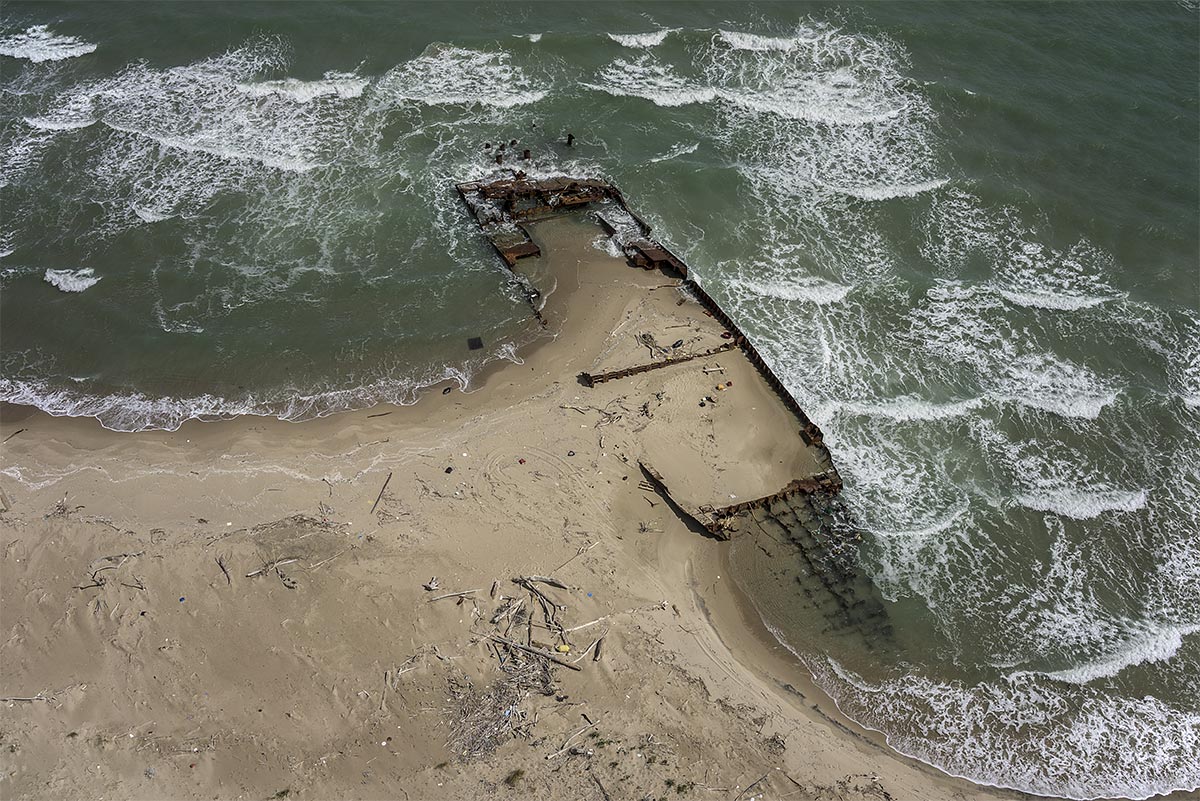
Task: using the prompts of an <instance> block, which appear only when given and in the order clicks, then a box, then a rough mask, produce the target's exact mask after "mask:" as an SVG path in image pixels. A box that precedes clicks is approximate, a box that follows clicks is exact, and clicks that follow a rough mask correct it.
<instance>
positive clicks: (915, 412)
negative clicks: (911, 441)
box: [834, 395, 985, 422]
mask: <svg viewBox="0 0 1200 801" xmlns="http://www.w3.org/2000/svg"><path fill="white" fill-rule="evenodd" d="M984 401H985V399H984V398H970V399H967V400H961V401H951V402H949V403H933V402H931V401H927V400H923V399H922V398H918V397H915V396H911V395H906V396H902V397H898V398H891V399H889V400H884V401H873V402H843V403H838V404H836V405H834V408H835V409H836V410H837V411H838V412H840V413H842V414H849V415H861V416H869V417H886V418H888V419H889V420H896V421H898V422H909V421H913V420H948V419H950V418H954V417H962V416H963V415H966V414H969V413H971V412H973V411H975V410H976V409H978V408H980V407H981V406H983V404H984Z"/></svg>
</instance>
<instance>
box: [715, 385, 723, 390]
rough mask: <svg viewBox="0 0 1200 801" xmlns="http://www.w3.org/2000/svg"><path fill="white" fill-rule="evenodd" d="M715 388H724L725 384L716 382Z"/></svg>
mask: <svg viewBox="0 0 1200 801" xmlns="http://www.w3.org/2000/svg"><path fill="white" fill-rule="evenodd" d="M717 389H721V390H723V389H725V385H724V384H717Z"/></svg>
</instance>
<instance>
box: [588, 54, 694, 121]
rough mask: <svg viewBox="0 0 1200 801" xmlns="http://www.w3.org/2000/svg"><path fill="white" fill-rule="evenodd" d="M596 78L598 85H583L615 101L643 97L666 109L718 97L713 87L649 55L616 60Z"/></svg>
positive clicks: (605, 67)
mask: <svg viewBox="0 0 1200 801" xmlns="http://www.w3.org/2000/svg"><path fill="white" fill-rule="evenodd" d="M597 78H598V80H599V83H594V84H593V83H584V84H583V85H584V86H586V87H588V88H589V89H595V90H597V91H600V92H606V93H608V94H610V95H614V96H616V97H640V98H642V99H643V100H649V101H650V102H651V103H653V104H654V105H656V106H662V107H665V108H671V107H675V106H687V105H692V104H697V103H700V104H702V103H709V102H711V101H712V100H713V99H715V98H716V97H717V91H716V90H715V89H713V88H712V87H707V86H700V85H698V84H695V83H693V82H692V81H689V80H687V79H685V78H683V77H681V76H680V75H679V74H677V73H676V72H675V70H674V69H673V68H672V67H671V66H670V65H668V64H664V63H662V62H660V61H658V60H657V59H655V58H654V57H653V56H650V55H642V56H638V57H637V58H635V59H633V60H630V59H625V58H618V59H614V60H613V61H612V62H611V63H610V64H607V65H606V66H604V67H603V68H601V70H600V72H599V73H598V75H597Z"/></svg>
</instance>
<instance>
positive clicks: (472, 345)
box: [467, 337, 483, 350]
mask: <svg viewBox="0 0 1200 801" xmlns="http://www.w3.org/2000/svg"><path fill="white" fill-rule="evenodd" d="M482 347H483V338H482V337H470V338H469V339H468V340H467V348H468V349H469V350H479V349H481V348H482Z"/></svg>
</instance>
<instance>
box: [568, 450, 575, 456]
mask: <svg viewBox="0 0 1200 801" xmlns="http://www.w3.org/2000/svg"><path fill="white" fill-rule="evenodd" d="M574 455H575V451H567V456H574Z"/></svg>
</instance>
